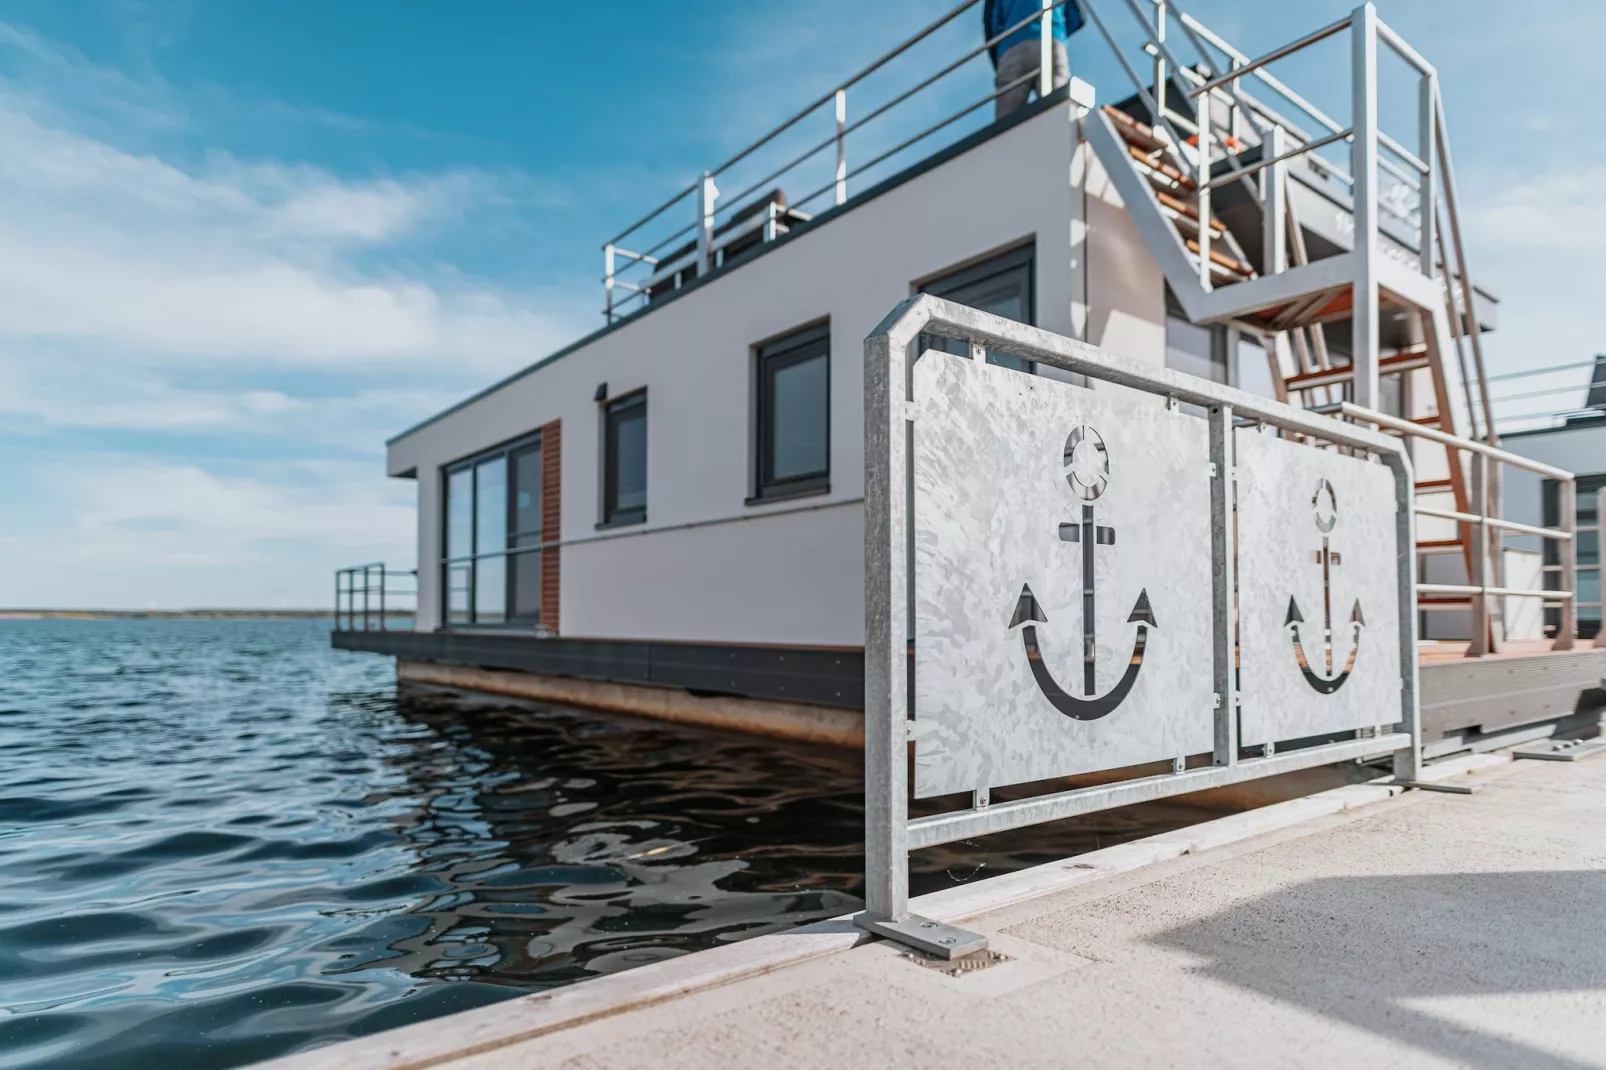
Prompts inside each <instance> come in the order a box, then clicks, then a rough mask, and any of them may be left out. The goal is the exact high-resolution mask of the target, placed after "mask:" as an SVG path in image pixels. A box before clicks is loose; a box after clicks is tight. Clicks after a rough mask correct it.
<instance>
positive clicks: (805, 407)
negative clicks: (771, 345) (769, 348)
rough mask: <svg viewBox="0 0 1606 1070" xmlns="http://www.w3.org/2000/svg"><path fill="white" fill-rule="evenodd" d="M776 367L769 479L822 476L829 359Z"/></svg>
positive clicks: (771, 417)
mask: <svg viewBox="0 0 1606 1070" xmlns="http://www.w3.org/2000/svg"><path fill="white" fill-rule="evenodd" d="M777 364H778V365H779V366H776V367H775V368H774V371H773V373H772V385H771V392H770V413H769V417H770V420H769V424H770V426H769V431H770V451H771V453H770V467H771V471H770V478H771V479H775V480H782V479H796V478H798V477H799V476H809V475H819V474H822V473H824V472H825V470H826V448H827V444H826V427H827V423H828V420H829V409H828V406H829V404H830V399H829V398H828V397H827V396H826V379H827V359H826V355H825V354H824V353H820V354H818V355H816V356H813V357H808V358H805V359H803V360H800V361H797V362H796V363H792V364H780V363H779V362H777Z"/></svg>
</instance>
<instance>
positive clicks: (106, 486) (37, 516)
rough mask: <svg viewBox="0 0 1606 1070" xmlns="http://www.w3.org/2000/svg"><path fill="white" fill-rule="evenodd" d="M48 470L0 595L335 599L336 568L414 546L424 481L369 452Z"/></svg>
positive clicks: (207, 602) (318, 602)
mask: <svg viewBox="0 0 1606 1070" xmlns="http://www.w3.org/2000/svg"><path fill="white" fill-rule="evenodd" d="M37 475H38V477H39V480H40V487H41V488H42V489H41V490H40V491H39V493H38V494H37V495H36V496H35V497H34V498H33V500H32V501H30V502H29V508H28V509H27V510H26V515H24V513H23V512H22V511H16V512H13V513H12V514H11V518H12V519H11V523H9V524H8V527H9V528H11V532H9V533H8V534H7V535H5V536H0V591H3V592H4V595H3V598H0V604H7V605H13V606H18V605H29V606H76V607H99V608H137V607H142V606H149V605H159V606H268V607H318V606H327V605H328V604H329V600H330V597H331V596H330V594H329V593H328V589H329V585H330V582H331V581H330V574H331V572H332V570H333V569H334V568H337V567H341V566H344V565H347V564H351V563H352V562H355V561H369V560H385V559H388V560H390V561H392V562H405V561H407V560H408V555H409V553H410V551H411V545H412V526H413V523H414V510H413V506H412V496H411V494H412V489H413V488H412V487H411V486H410V485H402V484H394V483H387V482H386V481H384V480H382V479H379V478H376V477H375V475H374V473H373V472H372V471H371V470H370V469H369V468H368V467H367V466H366V465H351V464H330V463H324V464H303V465H278V466H266V467H264V468H263V469H262V470H261V471H259V472H256V473H254V474H252V475H248V476H239V475H219V474H216V473H213V472H209V471H208V470H206V469H205V468H203V467H202V466H201V465H199V464H188V463H164V462H160V461H155V460H147V459H141V458H129V457H126V456H119V455H116V454H85V455H77V456H74V457H72V458H70V459H66V460H63V461H62V462H59V463H48V464H44V465H41V466H40V468H39V469H38V471H37ZM45 488H48V489H45Z"/></svg>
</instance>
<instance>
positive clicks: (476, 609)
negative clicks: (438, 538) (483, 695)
mask: <svg viewBox="0 0 1606 1070" xmlns="http://www.w3.org/2000/svg"><path fill="white" fill-rule="evenodd" d="M541 493H542V492H541V444H540V440H539V438H535V439H533V440H526V441H524V442H521V443H515V444H514V445H512V446H509V447H505V448H502V449H498V450H495V451H492V452H490V453H487V454H484V455H482V456H479V457H475V458H472V459H470V460H468V461H463V462H461V463H459V464H457V465H454V466H452V467H451V468H449V469H447V472H446V510H445V515H446V533H445V534H446V553H445V555H444V557H443V558H442V560H441V571H442V580H443V583H444V586H445V590H446V607H447V622H448V623H449V624H452V625H487V626H498V625H504V624H509V623H519V624H527V625H533V624H538V623H539V622H540V619H541V540H542V525H541V518H542V511H541V510H542V500H541Z"/></svg>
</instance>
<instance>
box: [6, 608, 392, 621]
mask: <svg viewBox="0 0 1606 1070" xmlns="http://www.w3.org/2000/svg"><path fill="white" fill-rule="evenodd" d="M334 615H335V614H334V611H333V610H329V609H0V620H333V619H334ZM391 615H392V616H402V615H403V614H391ZM405 615H407V616H410V615H411V614H405Z"/></svg>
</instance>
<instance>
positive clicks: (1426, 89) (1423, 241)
mask: <svg viewBox="0 0 1606 1070" xmlns="http://www.w3.org/2000/svg"><path fill="white" fill-rule="evenodd" d="M1437 92H1438V77H1437V76H1436V75H1432V74H1425V75H1423V76H1422V84H1421V91H1420V95H1419V96H1418V99H1417V109H1416V114H1417V128H1418V131H1417V132H1418V134H1419V135H1420V137H1419V139H1418V142H1417V150H1416V151H1417V155H1418V156H1420V157H1421V158H1422V162H1423V163H1424V164H1425V165H1426V170H1425V171H1423V173H1422V192H1421V196H1419V197H1418V198H1417V217H1418V218H1419V219H1421V221H1422V223H1421V227H1420V228H1419V235H1420V236H1419V237H1418V239H1417V241H1418V243H1419V246H1420V247H1419V248H1418V250H1417V256H1418V260H1417V262H1418V263H1419V264H1420V265H1421V269H1422V274H1424V275H1426V276H1427V277H1428V278H1430V279H1431V278H1435V277H1436V276H1437V271H1436V270H1435V266H1434V265H1435V261H1434V257H1433V250H1434V248H1435V241H1434V238H1435V235H1434V232H1433V231H1434V227H1436V226H1437V225H1438V220H1439V190H1438V182H1439V164H1438V160H1437V159H1436V158H1435V156H1436V154H1437V152H1438V148H1437V146H1436V140H1435V135H1434V124H1435V123H1436V122H1437V121H1438V120H1437V118H1436V116H1435V110H1436V109H1435V108H1434V107H1433V98H1434V95H1435V94H1436V93H1437ZM1445 266H1446V268H1448V266H1449V265H1445ZM1451 315H1454V310H1453V309H1452V311H1451Z"/></svg>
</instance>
